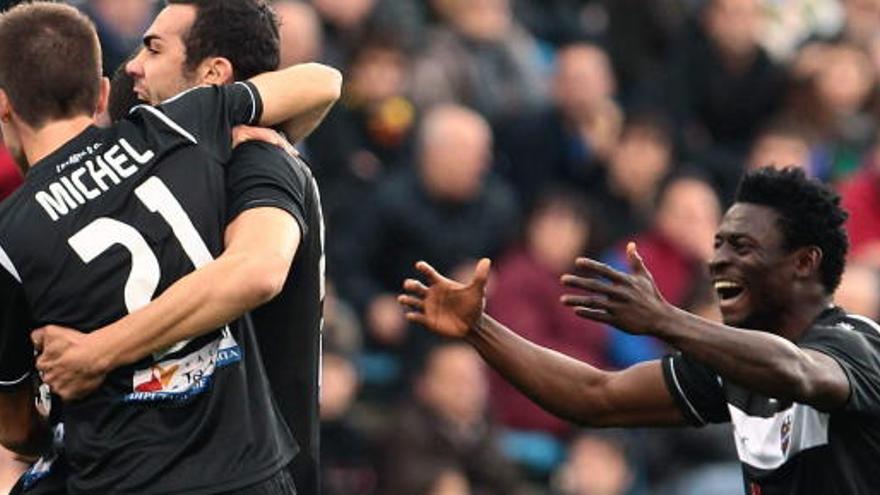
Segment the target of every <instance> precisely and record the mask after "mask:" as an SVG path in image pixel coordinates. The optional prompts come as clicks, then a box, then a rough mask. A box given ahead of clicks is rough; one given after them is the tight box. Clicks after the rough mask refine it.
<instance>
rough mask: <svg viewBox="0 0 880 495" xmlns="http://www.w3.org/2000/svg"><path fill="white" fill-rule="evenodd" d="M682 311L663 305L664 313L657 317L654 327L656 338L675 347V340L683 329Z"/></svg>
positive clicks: (666, 303) (666, 304)
mask: <svg viewBox="0 0 880 495" xmlns="http://www.w3.org/2000/svg"><path fill="white" fill-rule="evenodd" d="M680 313H681V310H680V309H678V308H676V307H675V306H673V305H672V304H669V303H668V302H664V303H663V311H661V312H660V314H659V315H658V316H657V319H656V320H655V322H654V324H653V325H652V327H653V329H654V332H652V333H653V334H654V336H655V337H657V338H658V339H660V340H663V341H664V342H666V343H669V344H673V346H674V345H675V342H674V341H675V340H677V338H678V337H679V333H680V331H681V329H682V327H683V325H682V322H681V317H680Z"/></svg>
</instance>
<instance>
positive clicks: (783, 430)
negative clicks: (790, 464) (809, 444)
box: [779, 416, 791, 455]
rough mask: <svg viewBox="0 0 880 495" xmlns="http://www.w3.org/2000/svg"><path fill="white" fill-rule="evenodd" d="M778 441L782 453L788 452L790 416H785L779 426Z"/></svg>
mask: <svg viewBox="0 0 880 495" xmlns="http://www.w3.org/2000/svg"><path fill="white" fill-rule="evenodd" d="M779 442H780V446H781V447H782V455H786V454H788V446H789V445H791V416H786V417H785V419H784V420H782V426H780V427H779Z"/></svg>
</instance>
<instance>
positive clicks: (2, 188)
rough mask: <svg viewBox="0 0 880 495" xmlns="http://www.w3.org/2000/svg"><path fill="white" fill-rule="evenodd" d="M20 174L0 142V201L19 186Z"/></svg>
mask: <svg viewBox="0 0 880 495" xmlns="http://www.w3.org/2000/svg"><path fill="white" fill-rule="evenodd" d="M21 181H22V178H21V172H20V171H19V169H18V167H17V166H16V165H15V161H13V159H12V155H10V154H9V150H7V149H6V147H5V146H3V142H2V141H0V200H3V199H4V198H6V196H9V195H10V194H12V191H14V190H16V189H17V188H18V186H20V185H21Z"/></svg>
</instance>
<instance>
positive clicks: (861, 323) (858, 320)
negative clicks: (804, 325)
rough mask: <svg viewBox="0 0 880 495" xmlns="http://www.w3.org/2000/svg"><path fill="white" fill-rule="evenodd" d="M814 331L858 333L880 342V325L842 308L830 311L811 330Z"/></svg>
mask: <svg viewBox="0 0 880 495" xmlns="http://www.w3.org/2000/svg"><path fill="white" fill-rule="evenodd" d="M811 330H812V331H825V332H827V331H831V330H834V331H838V332H857V333H859V334H862V335H864V336H866V337H870V338H872V339H878V340H880V324H878V323H877V322H876V321H874V320H872V319H871V318H868V317H867V316H863V315H859V314H854V313H847V312H846V311H844V310H843V309H841V308H834V309H832V310H829V311H828V312H827V314H826V315H824V316H823V317H820V318H819V319H818V320H817V321H816V323H815V324H814V325H813V327H812V328H811Z"/></svg>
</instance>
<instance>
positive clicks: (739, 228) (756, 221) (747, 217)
mask: <svg viewBox="0 0 880 495" xmlns="http://www.w3.org/2000/svg"><path fill="white" fill-rule="evenodd" d="M717 235H718V237H731V236H740V237H743V236H744V237H749V238H752V239H754V240H755V241H758V242H760V243H761V244H772V243H777V242H780V241H781V240H782V239H781V235H782V233H781V232H780V228H779V213H778V212H776V210H774V209H773V208H770V207H769V206H763V205H756V204H752V203H734V204H733V206H731V207H730V208H729V209H728V210H727V212H725V213H724V217H723V218H722V219H721V225H719V227H718V234H717Z"/></svg>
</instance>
